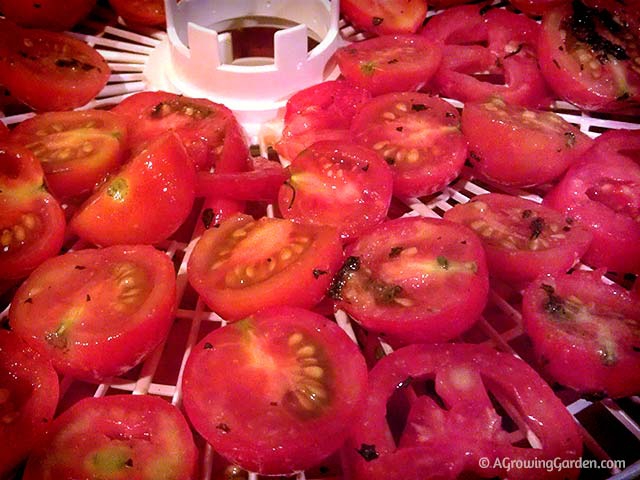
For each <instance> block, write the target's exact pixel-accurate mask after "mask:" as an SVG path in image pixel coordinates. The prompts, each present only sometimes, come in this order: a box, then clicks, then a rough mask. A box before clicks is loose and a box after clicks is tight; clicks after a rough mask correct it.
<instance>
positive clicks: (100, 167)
mask: <svg viewBox="0 0 640 480" xmlns="http://www.w3.org/2000/svg"><path fill="white" fill-rule="evenodd" d="M126 137H127V127H126V124H125V122H124V119H123V118H122V117H120V116H118V115H116V114H114V113H111V112H107V111H104V110H85V111H73V112H49V113H41V114H39V115H36V116H35V117H32V118H30V119H28V120H25V121H24V122H22V123H20V124H19V125H18V126H17V127H16V128H14V129H13V133H12V135H11V140H12V141H14V142H17V143H20V144H22V145H24V146H26V147H27V148H28V149H29V150H31V151H32V152H33V153H34V154H35V156H36V158H37V159H38V160H40V163H41V164H42V167H43V169H44V173H45V180H46V182H47V186H48V187H49V190H50V191H51V192H52V193H53V194H54V195H55V196H56V197H58V198H73V197H77V196H80V195H83V194H86V193H88V192H91V191H93V189H94V188H95V186H96V185H97V184H98V183H100V182H101V181H102V180H103V178H104V177H105V175H106V174H108V173H109V172H111V171H113V170H115V169H117V168H118V167H119V166H120V164H121V162H122V160H123V156H124V152H125V145H126Z"/></svg>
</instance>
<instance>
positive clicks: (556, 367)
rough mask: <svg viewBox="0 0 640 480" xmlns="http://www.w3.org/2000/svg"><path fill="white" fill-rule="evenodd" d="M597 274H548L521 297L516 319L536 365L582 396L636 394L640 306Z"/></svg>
mask: <svg viewBox="0 0 640 480" xmlns="http://www.w3.org/2000/svg"><path fill="white" fill-rule="evenodd" d="M602 273H603V272H602V271H596V272H583V271H576V272H573V273H572V274H571V275H563V274H556V275H548V276H544V277H541V278H539V279H538V280H536V281H535V282H533V283H532V284H531V285H530V286H529V288H527V290H526V291H525V293H524V296H523V310H522V315H523V319H524V325H525V330H526V332H527V335H529V337H531V340H532V341H533V346H534V350H535V352H536V356H537V358H538V361H539V363H540V365H541V366H542V367H543V368H544V369H545V371H547V372H548V373H549V374H550V375H551V377H552V378H553V379H554V380H556V381H558V382H560V383H561V384H563V385H566V386H568V387H571V388H574V389H576V390H579V391H580V392H583V393H591V394H598V395H604V396H610V397H625V396H630V395H635V394H637V393H639V392H640V351H639V348H638V345H640V301H639V300H638V298H637V297H635V296H633V295H631V294H630V293H629V292H628V291H627V290H625V289H623V288H622V287H620V286H618V285H607V284H605V283H604V282H603V281H602V278H601V276H602Z"/></svg>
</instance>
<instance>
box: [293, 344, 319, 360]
mask: <svg viewBox="0 0 640 480" xmlns="http://www.w3.org/2000/svg"><path fill="white" fill-rule="evenodd" d="M315 353H316V348H315V347H314V346H313V345H305V346H304V347H302V348H301V349H299V350H298V351H297V352H296V354H297V355H298V356H299V357H311V356H312V355H314V354H315Z"/></svg>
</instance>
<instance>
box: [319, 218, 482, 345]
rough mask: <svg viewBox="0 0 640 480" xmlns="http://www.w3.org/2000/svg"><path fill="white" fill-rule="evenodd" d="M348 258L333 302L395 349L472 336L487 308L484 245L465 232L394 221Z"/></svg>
mask: <svg viewBox="0 0 640 480" xmlns="http://www.w3.org/2000/svg"><path fill="white" fill-rule="evenodd" d="M348 255H349V258H348V259H347V260H346V262H345V264H344V266H343V268H342V270H341V271H340V272H339V274H338V275H337V276H336V278H335V279H334V283H333V285H332V287H331V290H330V294H331V296H333V298H335V299H336V300H338V302H337V306H338V307H339V308H342V309H344V310H345V311H346V312H347V313H349V315H351V316H352V317H353V318H354V319H355V320H356V321H357V322H359V323H360V324H362V325H363V326H364V327H365V328H366V329H368V330H372V331H374V332H378V333H383V334H384V335H385V338H386V339H388V340H389V341H392V342H394V343H405V344H406V343H415V342H421V341H424V342H437V341H446V340H450V339H452V338H454V337H456V336H458V335H460V334H461V333H462V332H464V331H465V330H467V329H469V327H471V325H473V324H474V323H475V322H476V320H478V318H479V317H480V314H481V313H482V310H483V309H484V307H485V305H486V303H487V295H488V293H489V274H488V272H487V264H486V260H485V254H484V250H483V248H482V243H481V242H480V240H479V238H478V237H477V236H476V234H475V233H474V232H473V231H471V230H470V229H469V228H467V227H465V226H463V225H459V224H456V223H453V222H449V221H447V220H441V219H433V218H422V217H413V218H411V217H409V218H400V219H396V220H391V221H388V222H385V223H383V224H382V225H379V226H377V227H376V228H373V229H371V230H370V231H369V232H367V233H366V234H364V235H362V236H361V237H360V238H359V239H358V241H357V242H355V243H354V244H353V246H352V247H351V248H350V249H349V250H348ZM451 292H456V295H451Z"/></svg>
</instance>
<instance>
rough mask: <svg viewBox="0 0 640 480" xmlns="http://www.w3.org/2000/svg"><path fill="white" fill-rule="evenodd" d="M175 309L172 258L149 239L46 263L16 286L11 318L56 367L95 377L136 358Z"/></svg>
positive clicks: (162, 332) (162, 331) (152, 344)
mask: <svg viewBox="0 0 640 480" xmlns="http://www.w3.org/2000/svg"><path fill="white" fill-rule="evenodd" d="M175 309H176V279H175V272H174V269H173V264H172V263H171V260H170V259H169V258H168V257H167V256H166V255H165V254H164V253H162V252H160V251H158V250H156V249H154V248H153V247H151V246H147V245H139V246H114V247H107V248H103V249H96V250H93V249H92V250H79V251H76V252H72V253H66V254H64V255H60V256H58V257H54V258H51V259H49V260H48V261H46V262H44V263H43V264H42V265H40V267H38V268H37V269H36V270H35V271H34V272H33V273H32V274H31V275H30V276H29V278H27V280H26V281H25V282H24V283H23V284H22V285H21V286H20V288H19V289H18V291H17V292H16V294H15V297H14V299H13V301H12V303H11V308H10V310H9V323H10V325H11V328H12V329H13V330H14V331H15V332H16V333H17V334H18V335H19V336H20V337H21V338H23V339H24V340H25V341H26V342H27V343H28V344H29V345H30V346H31V347H32V348H33V349H34V350H36V351H39V352H41V353H42V354H43V355H46V356H47V357H48V358H51V360H52V362H53V364H54V367H55V368H56V370H58V371H59V372H61V373H64V374H67V375H71V376H72V377H74V378H79V379H84V380H87V381H94V382H95V381H102V380H103V379H105V378H107V377H111V376H117V375H120V374H122V373H124V372H126V371H128V370H130V369H131V368H133V367H134V366H136V365H137V364H138V363H139V362H141V361H142V359H143V358H144V357H146V356H147V355H148V354H149V353H150V352H151V351H152V350H153V349H154V348H156V347H157V346H158V345H159V344H160V342H161V341H162V340H163V339H164V338H165V336H166V335H167V333H168V331H169V328H170V326H171V322H172V321H173V315H174V313H175Z"/></svg>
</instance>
